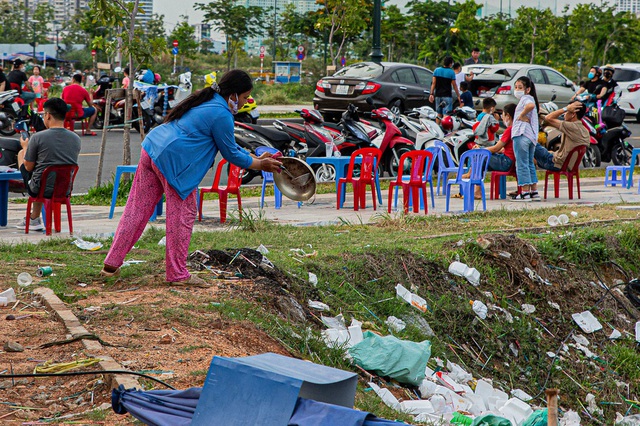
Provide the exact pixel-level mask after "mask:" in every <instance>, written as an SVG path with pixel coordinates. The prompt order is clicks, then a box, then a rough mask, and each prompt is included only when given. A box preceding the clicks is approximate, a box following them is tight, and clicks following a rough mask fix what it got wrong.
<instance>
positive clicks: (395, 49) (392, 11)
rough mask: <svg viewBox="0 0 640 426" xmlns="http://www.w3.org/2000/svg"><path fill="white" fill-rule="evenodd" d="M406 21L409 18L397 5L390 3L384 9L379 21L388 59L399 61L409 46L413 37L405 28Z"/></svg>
mask: <svg viewBox="0 0 640 426" xmlns="http://www.w3.org/2000/svg"><path fill="white" fill-rule="evenodd" d="M408 22H409V18H408V17H407V16H405V15H404V14H402V12H401V11H400V8H399V7H398V6H396V5H390V6H389V7H387V8H386V9H385V11H384V17H383V19H382V22H381V23H380V24H381V27H380V28H381V33H382V40H381V42H382V45H383V46H384V45H387V46H388V55H387V56H388V60H390V61H398V62H399V61H401V60H402V58H403V57H404V56H405V55H406V54H407V51H408V50H409V49H410V48H411V43H412V41H413V39H414V37H411V36H410V34H409V32H408V30H407V24H408ZM414 43H415V42H414ZM383 50H384V49H383Z"/></svg>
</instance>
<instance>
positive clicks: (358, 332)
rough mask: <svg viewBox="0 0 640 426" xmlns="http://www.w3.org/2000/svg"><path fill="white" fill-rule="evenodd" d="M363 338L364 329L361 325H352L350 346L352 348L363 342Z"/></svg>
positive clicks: (350, 328)
mask: <svg viewBox="0 0 640 426" xmlns="http://www.w3.org/2000/svg"><path fill="white" fill-rule="evenodd" d="M362 338H363V336H362V328H361V327H360V326H359V325H352V326H350V327H349V344H350V345H351V346H353V345H357V344H358V343H360V342H362Z"/></svg>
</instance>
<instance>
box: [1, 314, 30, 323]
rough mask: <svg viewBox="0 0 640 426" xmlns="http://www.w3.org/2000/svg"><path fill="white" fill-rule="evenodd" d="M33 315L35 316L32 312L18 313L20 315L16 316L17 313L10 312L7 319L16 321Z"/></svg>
mask: <svg viewBox="0 0 640 426" xmlns="http://www.w3.org/2000/svg"><path fill="white" fill-rule="evenodd" d="M32 316H33V315H31V314H26V315H18V316H15V315H13V314H9V315H7V317H6V318H5V319H6V320H7V321H16V320H21V319H24V318H30V317H32Z"/></svg>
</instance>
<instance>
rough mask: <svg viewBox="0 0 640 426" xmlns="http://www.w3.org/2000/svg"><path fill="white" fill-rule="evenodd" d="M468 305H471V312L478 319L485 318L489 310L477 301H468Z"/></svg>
mask: <svg viewBox="0 0 640 426" xmlns="http://www.w3.org/2000/svg"><path fill="white" fill-rule="evenodd" d="M469 304H470V305H471V309H473V312H475V313H476V315H477V316H479V317H480V319H486V318H487V313H488V312H489V308H487V305H485V304H484V303H482V302H481V301H479V300H470V301H469Z"/></svg>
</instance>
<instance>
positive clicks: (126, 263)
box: [121, 259, 147, 266]
mask: <svg viewBox="0 0 640 426" xmlns="http://www.w3.org/2000/svg"><path fill="white" fill-rule="evenodd" d="M146 262H147V261H146V260H134V259H131V260H127V261H126V262H123V263H122V265H121V266H131V265H137V264H139V263H146Z"/></svg>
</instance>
